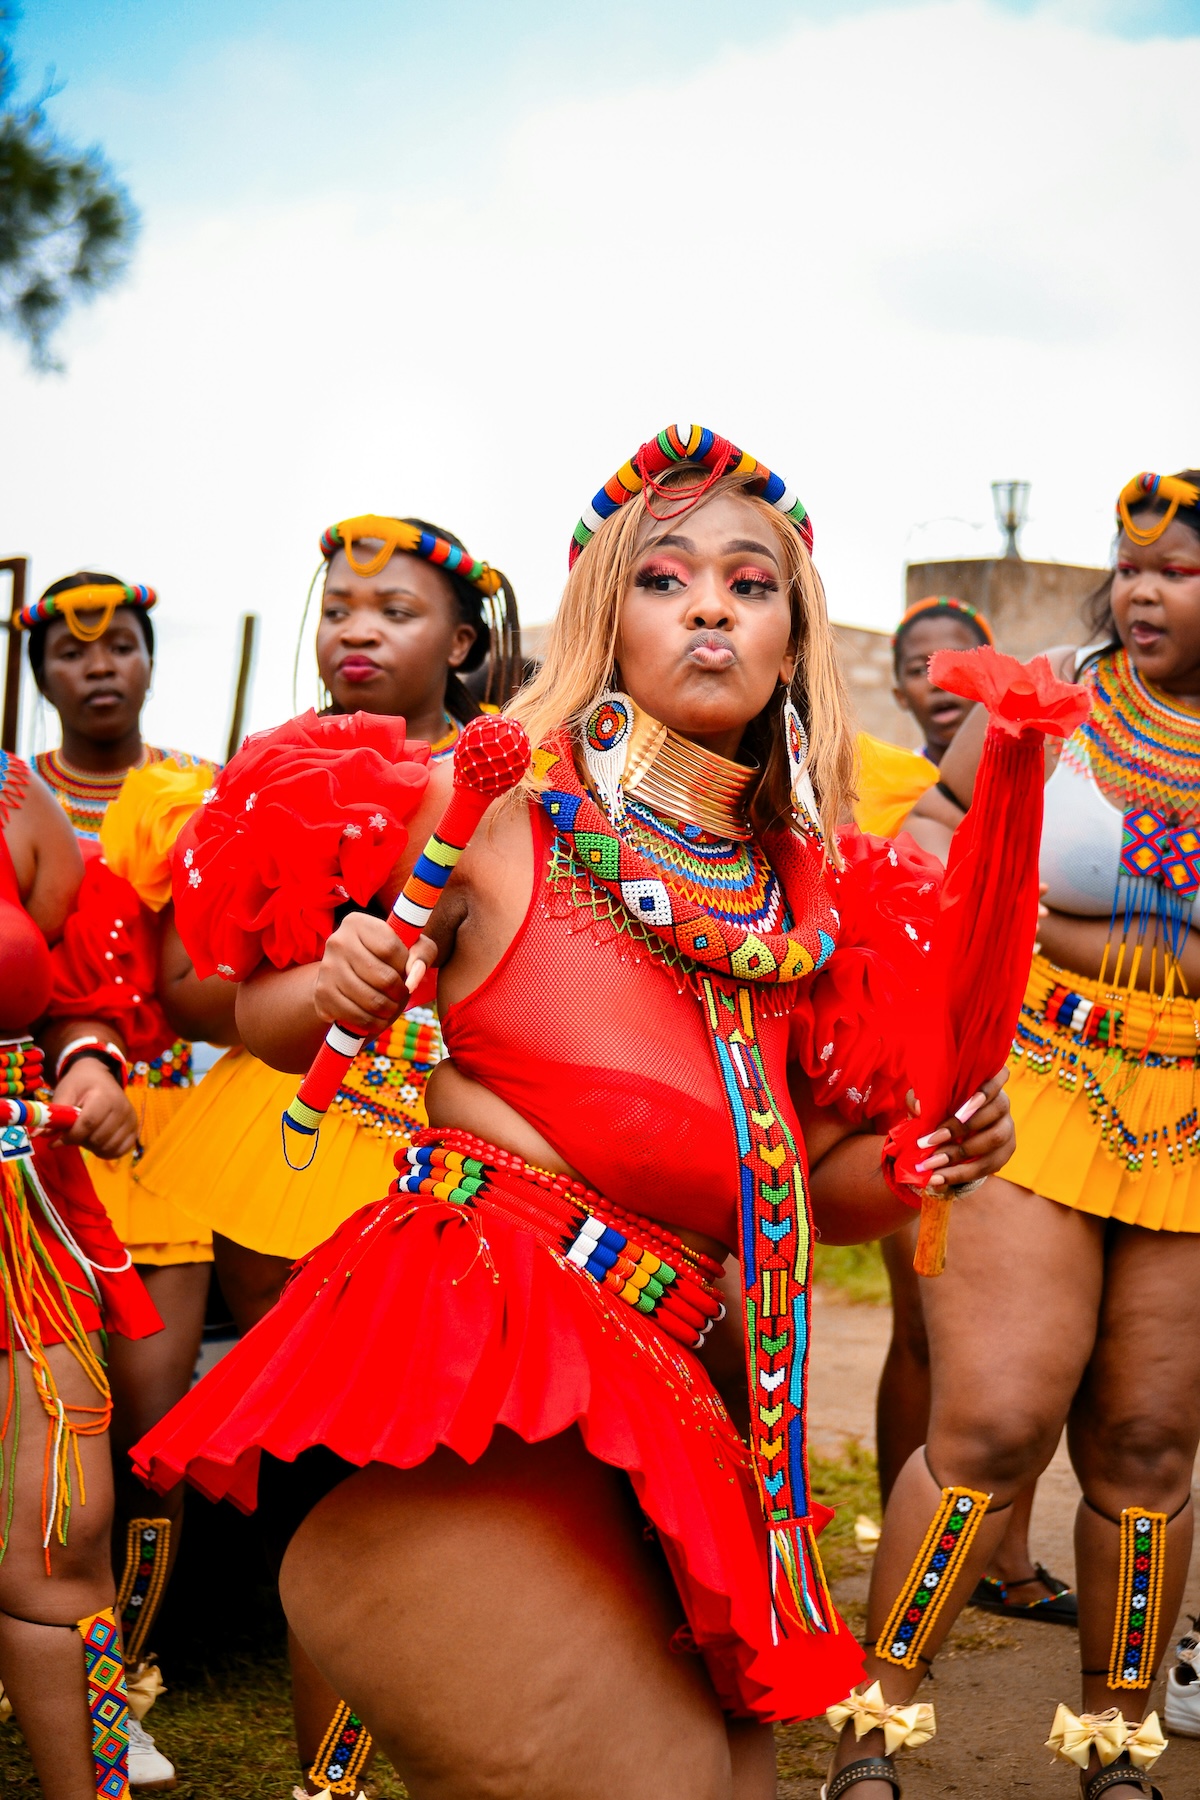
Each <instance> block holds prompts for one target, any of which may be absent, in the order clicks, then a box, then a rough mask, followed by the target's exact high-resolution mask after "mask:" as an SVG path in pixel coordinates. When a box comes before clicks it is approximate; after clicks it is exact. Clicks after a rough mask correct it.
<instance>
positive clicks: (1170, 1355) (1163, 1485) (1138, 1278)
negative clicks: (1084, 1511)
mask: <svg viewBox="0 0 1200 1800" xmlns="http://www.w3.org/2000/svg"><path fill="white" fill-rule="evenodd" d="M1197 1295H1200V1234H1197V1233H1194V1232H1173V1231H1162V1232H1159V1231H1145V1230H1142V1229H1141V1228H1140V1227H1138V1226H1136V1225H1110V1226H1109V1228H1108V1239H1107V1256H1106V1260H1105V1280H1104V1302H1103V1306H1102V1308H1101V1313H1100V1329H1099V1332H1098V1334H1097V1338H1096V1345H1095V1349H1094V1350H1093V1352H1092V1356H1091V1360H1090V1362H1089V1363H1088V1367H1087V1371H1086V1373H1085V1375H1084V1378H1083V1381H1082V1383H1081V1385H1080V1388H1079V1393H1078V1395H1077V1397H1076V1401H1075V1405H1074V1407H1073V1408H1072V1412H1071V1424H1070V1431H1069V1433H1068V1442H1069V1445H1070V1450H1071V1460H1072V1462H1073V1463H1074V1465H1075V1470H1076V1473H1077V1474H1078V1476H1079V1480H1080V1485H1081V1486H1082V1488H1083V1491H1084V1493H1085V1494H1086V1495H1087V1496H1088V1499H1089V1500H1090V1501H1091V1502H1092V1504H1093V1505H1094V1506H1098V1507H1099V1508H1100V1510H1101V1511H1102V1512H1108V1513H1110V1514H1114V1515H1115V1514H1117V1513H1119V1512H1120V1511H1121V1509H1122V1508H1123V1507H1125V1506H1130V1505H1141V1506H1149V1507H1153V1508H1155V1509H1162V1510H1165V1511H1167V1512H1169V1513H1173V1512H1175V1511H1176V1510H1177V1509H1178V1508H1179V1507H1181V1506H1182V1505H1183V1504H1184V1503H1185V1502H1186V1500H1187V1497H1188V1495H1189V1494H1190V1492H1191V1487H1192V1468H1193V1464H1194V1462H1195V1458H1196V1445H1197V1441H1198V1440H1200V1333H1197V1330H1196V1298H1197Z"/></svg>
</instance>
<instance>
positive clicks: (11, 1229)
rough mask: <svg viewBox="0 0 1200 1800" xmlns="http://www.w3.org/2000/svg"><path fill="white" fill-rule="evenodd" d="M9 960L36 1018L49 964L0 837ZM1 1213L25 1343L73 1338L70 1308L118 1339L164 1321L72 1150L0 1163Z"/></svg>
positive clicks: (2, 1315)
mask: <svg viewBox="0 0 1200 1800" xmlns="http://www.w3.org/2000/svg"><path fill="white" fill-rule="evenodd" d="M134 904H135V905H136V904H137V902H136V899H135V902H134ZM30 932H32V933H33V938H32V939H31V938H30ZM14 955H15V956H16V957H18V958H19V959H20V961H21V962H22V963H23V964H26V965H29V967H27V969H26V973H25V975H23V976H22V982H24V983H26V984H28V983H30V982H33V983H35V984H36V988H37V991H38V993H39V994H40V995H42V996H43V998H42V1002H41V1006H39V1007H38V1009H37V1010H38V1011H41V1010H42V1007H44V1006H45V998H44V996H45V994H46V993H48V992H49V990H50V987H51V981H52V971H51V958H50V954H49V952H48V951H47V949H46V944H45V941H44V939H43V938H42V936H41V933H40V932H39V931H38V930H37V927H36V926H35V925H34V923H33V921H32V919H30V917H29V914H28V913H27V912H26V911H25V909H24V906H23V904H22V901H21V891H20V887H19V885H18V882H17V876H16V871H15V870H14V868H13V864H12V857H11V856H10V855H9V850H8V844H7V842H6V841H5V838H4V835H3V832H2V831H0V971H3V969H4V968H5V967H6V966H7V964H8V962H9V959H10V958H11V957H13V956H14ZM30 968H32V970H33V973H32V974H31V973H30V972H29V969H30ZM10 1006H11V997H10ZM18 1016H19V1015H17V1014H15V1013H13V1012H12V1011H11V1010H10V1011H9V1012H8V1013H7V1014H6V1015H5V1019H6V1023H5V1026H4V1029H5V1031H6V1032H8V1033H9V1034H11V1035H14V1036H15V1035H18V1034H20V1033H21V1031H22V1030H23V1028H27V1027H28V1025H29V1023H30V1020H31V1019H32V1018H33V1017H34V1016H35V1015H34V1014H32V1013H30V1014H28V1015H27V1016H26V1017H25V1018H24V1019H21V1020H20V1022H19V1023H18V1024H14V1023H13V1021H14V1020H15V1019H16V1018H18ZM91 1016H93V1017H102V1016H103V1013H102V1011H101V1010H100V1009H98V1008H97V1009H96V1010H95V1011H93V1013H92V1014H91ZM0 1214H2V1218H0V1254H2V1255H3V1256H4V1258H5V1259H6V1260H7V1261H8V1263H9V1267H8V1269H7V1271H6V1275H7V1278H8V1283H9V1286H10V1290H11V1291H12V1292H13V1293H14V1295H15V1296H16V1295H19V1294H22V1293H24V1294H25V1295H26V1296H27V1301H26V1304H25V1306H24V1307H22V1305H21V1303H20V1302H19V1300H18V1302H17V1304H16V1307H15V1310H16V1313H17V1323H18V1330H21V1328H22V1326H24V1335H25V1337H26V1339H28V1336H29V1330H28V1327H29V1325H30V1324H33V1325H34V1327H35V1329H36V1333H37V1336H38V1338H39V1339H40V1342H41V1343H42V1344H61V1343H63V1342H64V1341H66V1340H67V1339H68V1338H70V1337H72V1336H73V1335H74V1325H73V1322H72V1321H71V1320H70V1318H69V1312H68V1308H71V1309H73V1310H74V1312H75V1315H76V1318H77V1319H78V1323H79V1326H80V1327H81V1328H82V1329H83V1330H84V1331H100V1330H108V1331H115V1332H118V1333H119V1334H120V1335H121V1336H122V1337H131V1338H142V1337H149V1336H150V1334H151V1333H152V1332H155V1331H161V1330H162V1320H161V1319H160V1318H159V1316H158V1314H157V1312H156V1311H155V1309H154V1306H153V1304H152V1302H151V1300H150V1296H149V1295H148V1294H147V1292H146V1289H145V1287H144V1286H143V1285H142V1280H141V1277H140V1276H139V1275H138V1273H137V1271H136V1270H135V1269H133V1268H132V1267H131V1265H130V1262H129V1257H128V1254H127V1252H126V1250H125V1246H124V1245H123V1244H122V1243H121V1242H120V1240H119V1239H118V1237H117V1235H116V1233H115V1232H114V1230H113V1228H112V1225H111V1223H110V1221H109V1217H108V1214H107V1213H106V1212H105V1210H104V1208H103V1207H102V1206H101V1204H100V1202H99V1200H98V1199H97V1198H96V1192H95V1189H94V1188H93V1187H92V1183H91V1180H90V1178H89V1176H88V1172H87V1169H86V1168H85V1166H84V1162H83V1158H82V1156H81V1155H80V1154H79V1151H78V1150H77V1149H75V1148H74V1146H73V1145H64V1144H58V1145H55V1144H50V1143H47V1142H45V1141H44V1140H40V1139H37V1140H34V1143H33V1148H32V1154H31V1155H30V1156H25V1157H22V1156H14V1157H13V1158H12V1160H11V1161H6V1162H3V1163H0ZM30 1234H32V1235H30ZM33 1239H36V1240H37V1241H36V1243H34V1242H33ZM42 1257H44V1258H45V1259H46V1261H48V1262H49V1264H50V1268H51V1270H52V1271H53V1274H50V1275H48V1277H47V1278H46V1279H42V1272H41V1270H40V1269H39V1268H38V1267H36V1266H35V1262H36V1263H40V1260H41V1258H42ZM55 1277H57V1278H58V1279H57V1280H56V1279H55ZM59 1280H61V1282H62V1284H63V1287H64V1288H65V1290H66V1299H65V1300H64V1298H63V1295H62V1293H61V1292H60V1291H59V1289H58V1281H59ZM30 1310H31V1311H32V1319H30V1317H29V1316H28V1314H29V1311H30ZM23 1311H24V1313H25V1315H26V1316H25V1317H24V1319H22V1316H21V1315H22V1312H23ZM18 1347H21V1345H20V1344H18ZM11 1348H12V1345H11V1343H10V1340H9V1327H8V1309H7V1308H3V1309H0V1349H4V1350H9V1349H11Z"/></svg>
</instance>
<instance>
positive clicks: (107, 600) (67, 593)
mask: <svg viewBox="0 0 1200 1800" xmlns="http://www.w3.org/2000/svg"><path fill="white" fill-rule="evenodd" d="M157 599H158V595H157V594H156V593H155V591H154V589H153V588H150V587H125V586H124V585H123V583H121V582H119V581H89V582H85V583H84V585H83V586H82V587H73V588H64V589H63V590H62V592H61V593H58V594H43V595H42V597H41V599H40V600H31V601H30V603H29V605H28V606H23V607H22V608H21V611H20V613H19V614H18V615H17V624H18V625H21V626H24V628H25V629H26V630H28V629H29V628H30V626H32V625H45V624H46V623H47V622H48V621H49V620H50V619H59V618H61V619H65V620H66V621H67V625H68V628H69V629H70V632H71V635H72V637H77V638H79V639H80V640H81V642H83V643H85V644H94V643H95V641H96V639H97V638H102V637H103V636H104V633H105V632H106V631H107V630H108V628H109V626H110V625H111V624H112V618H113V614H114V613H115V612H116V610H117V608H118V606H138V607H140V608H141V609H142V611H143V612H149V611H150V608H151V607H152V606H153V605H154V604H155V602H156V601H157ZM81 612H94V613H98V614H99V620H98V621H94V622H93V623H92V624H90V625H85V624H83V622H82V620H81V619H80V617H79V614H80V613H81Z"/></svg>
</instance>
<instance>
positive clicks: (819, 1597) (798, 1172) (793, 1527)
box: [537, 737, 838, 1632]
mask: <svg viewBox="0 0 1200 1800" xmlns="http://www.w3.org/2000/svg"><path fill="white" fill-rule="evenodd" d="M537 767H538V773H539V775H540V776H541V777H542V778H543V779H544V781H545V782H546V784H547V785H546V786H545V788H544V789H543V791H542V793H541V795H540V802H541V805H542V807H543V808H544V810H545V812H546V815H547V816H548V818H549V819H550V821H551V823H552V824H553V825H554V827H555V830H556V832H557V840H556V855H557V856H558V857H559V858H560V859H565V860H566V861H567V862H569V863H570V864H571V865H572V866H573V869H574V871H575V872H576V879H578V880H581V881H582V880H586V882H587V883H588V884H590V885H591V886H592V887H593V888H595V889H598V890H600V891H601V892H602V893H603V895H604V896H605V897H606V899H607V901H608V903H609V905H610V907H611V908H612V909H613V910H614V911H615V910H617V909H620V910H623V911H624V912H625V913H627V915H628V917H629V919H630V923H631V925H632V926H633V927H634V929H635V930H636V932H637V935H638V936H639V937H640V938H641V940H642V941H643V942H644V943H645V944H647V945H649V946H651V947H652V948H653V947H654V946H655V945H657V946H658V949H659V953H660V954H661V955H662V956H663V958H664V959H665V960H666V961H667V962H668V963H669V964H670V965H671V966H672V967H673V968H674V969H676V970H682V971H683V972H684V973H685V976H686V978H687V982H688V985H689V986H690V988H691V990H692V992H693V993H694V995H695V996H696V999H697V1002H698V1004H699V1005H700V1008H701V1016H702V1018H703V1020H704V1023H705V1025H706V1027H707V1030H708V1035H709V1039H710V1042H711V1045H712V1051H713V1058H714V1061H715V1064H716V1068H717V1071H718V1074H719V1077H720V1084H721V1091H722V1094H723V1096H724V1098H725V1101H726V1104H727V1106H728V1108H729V1114H730V1120H731V1123H732V1126H733V1132H734V1138H735V1141H736V1145H737V1155H738V1175H737V1180H738V1201H737V1212H738V1236H739V1248H740V1254H741V1263H742V1275H743V1284H744V1291H743V1325H744V1331H745V1344H746V1357H747V1369H748V1375H749V1381H750V1391H751V1395H752V1400H751V1450H752V1456H753V1466H754V1471H755V1479H756V1482H757V1485H758V1491H759V1498H760V1500H761V1503H762V1508H763V1513H764V1517H765V1521H766V1526H767V1530H768V1537H769V1558H770V1570H771V1591H772V1599H773V1607H774V1612H773V1621H772V1623H773V1629H775V1628H777V1627H779V1628H782V1629H783V1630H784V1631H785V1632H786V1631H790V1630H801V1631H830V1630H836V1628H837V1623H836V1615H835V1614H834V1611H833V1608H832V1605H831V1602H830V1599H829V1594H828V1589H827V1587H826V1584H825V1577H824V1574H823V1572H822V1569H821V1562H820V1557H819V1555H818V1552H817V1546H816V1529H815V1520H814V1517H813V1513H812V1508H811V1503H810V1497H809V1491H808V1470H807V1455H806V1445H805V1378H806V1368H807V1353H808V1326H809V1303H810V1279H811V1243H812V1225H811V1219H810V1215H809V1207H808V1194H807V1187H806V1182H805V1174H804V1163H803V1158H802V1153H801V1148H800V1146H799V1145H798V1144H797V1142H796V1139H795V1137H794V1135H793V1132H792V1130H791V1128H790V1126H789V1124H788V1115H787V1113H786V1112H785V1110H784V1109H783V1108H781V1107H780V1106H779V1104H778V1103H777V1101H776V1099H775V1097H774V1095H773V1094H772V1092H771V1089H770V1085H769V1082H768V1079H767V1074H766V1069H765V1065H764V1061H763V1056H762V1052H761V1050H760V1047H759V1042H758V1024H759V1019H760V1017H761V1013H762V1008H763V1005H764V1002H769V999H770V996H772V995H777V994H778V992H779V989H780V988H781V987H785V986H788V985H791V984H794V983H795V982H797V981H799V980H800V979H801V978H802V977H804V976H805V975H809V974H811V973H812V972H813V971H814V970H815V969H817V968H819V967H820V966H821V965H822V964H823V963H824V962H825V961H827V959H828V958H829V956H830V955H831V954H832V953H833V950H834V948H835V936H836V932H837V925H838V921H837V916H836V914H835V913H834V911H833V908H832V906H831V904H830V902H829V898H828V893H827V890H826V887H825V884H824V881H823V878H822V852H821V850H820V847H819V845H817V844H815V843H814V842H813V841H811V840H802V839H800V838H798V837H797V836H795V835H794V834H792V833H780V834H778V836H777V837H772V839H771V840H770V850H771V860H768V859H767V857H766V855H765V854H764V852H763V850H762V849H761V848H760V847H759V846H758V845H757V844H755V843H754V842H753V841H747V840H746V839H743V840H742V841H740V842H735V841H733V840H732V839H714V838H712V837H710V836H708V835H707V834H705V833H704V832H703V831H702V830H701V829H700V828H699V827H698V826H696V825H694V824H687V823H683V822H680V821H678V820H670V819H663V818H660V817H659V816H658V815H657V814H656V813H654V812H652V811H651V809H650V808H649V807H648V806H646V805H644V804H643V803H642V801H641V799H634V798H632V797H631V796H629V795H628V794H626V795H625V796H624V804H623V806H622V807H621V808H620V809H618V810H619V818H618V819H617V821H616V822H614V820H613V819H612V818H610V816H609V815H608V813H606V812H605V811H603V810H601V808H600V807H599V806H598V805H597V804H596V802H595V800H594V799H593V798H592V796H591V794H590V793H589V792H588V791H587V789H586V788H585V787H584V785H583V783H582V782H581V780H580V778H579V775H578V773H577V771H576V768H575V761H574V756H573V753H572V748H571V744H570V742H569V740H568V739H567V738H566V737H560V738H558V739H556V740H554V741H553V742H552V743H550V744H549V745H545V746H543V748H542V749H541V751H540V752H539V753H538V759H537Z"/></svg>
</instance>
